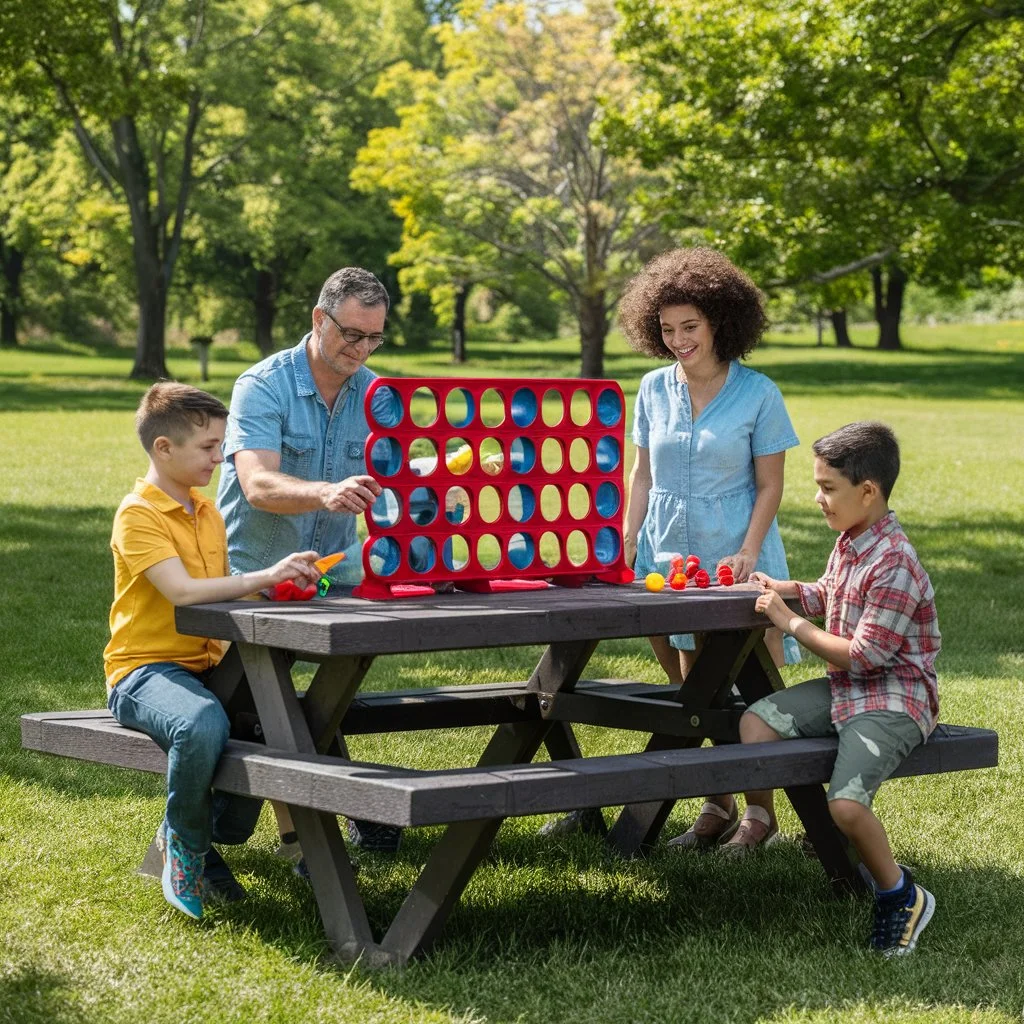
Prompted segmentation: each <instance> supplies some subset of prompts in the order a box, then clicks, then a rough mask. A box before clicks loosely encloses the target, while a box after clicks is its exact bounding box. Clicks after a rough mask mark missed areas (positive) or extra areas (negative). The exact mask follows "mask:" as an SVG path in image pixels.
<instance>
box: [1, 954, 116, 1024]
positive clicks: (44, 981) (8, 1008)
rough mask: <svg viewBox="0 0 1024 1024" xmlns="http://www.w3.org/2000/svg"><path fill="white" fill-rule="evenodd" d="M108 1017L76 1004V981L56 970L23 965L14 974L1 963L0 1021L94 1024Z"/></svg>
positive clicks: (7, 1023)
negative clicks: (74, 985) (4, 970)
mask: <svg viewBox="0 0 1024 1024" xmlns="http://www.w3.org/2000/svg"><path fill="white" fill-rule="evenodd" d="M103 1019H104V1017H103V1014H101V1013H98V1012H97V1013H88V1014H87V1013H86V1012H85V1011H84V1010H83V1009H81V1008H80V1007H78V1006H77V1005H76V993H75V991H74V989H73V986H72V982H71V981H70V980H69V979H68V978H65V977H64V976H63V975H61V974H58V973H57V972H56V971H51V970H46V969H43V968H38V967H20V968H18V969H17V970H16V971H14V972H12V973H10V974H4V973H3V966H2V965H0V1020H3V1021H4V1024H42V1022H44V1021H45V1022H46V1024H90V1022H99V1021H102V1020H103Z"/></svg>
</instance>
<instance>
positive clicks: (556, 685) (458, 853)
mask: <svg viewBox="0 0 1024 1024" xmlns="http://www.w3.org/2000/svg"><path fill="white" fill-rule="evenodd" d="M597 643H598V641H596V640H581V641H567V642H565V643H555V644H551V646H549V647H548V648H547V649H546V650H545V652H544V654H543V656H542V657H541V659H540V661H539V662H538V663H537V667H536V668H535V669H534V671H533V675H532V676H531V677H530V680H529V683H528V684H527V688H528V689H529V690H532V691H535V692H539V691H543V692H545V693H552V692H557V691H560V690H571V689H572V688H573V687H574V686H575V685H576V683H577V682H578V681H579V679H580V677H581V676H582V675H583V670H584V669H585V668H586V665H587V662H588V661H589V660H590V656H591V655H592V654H593V653H594V650H595V648H596V647H597ZM550 728H551V724H550V723H548V722H544V721H539V722H515V723H508V724H505V725H500V726H498V728H497V729H496V730H495V732H494V734H493V736H492V737H491V739H490V742H489V743H488V744H487V747H486V748H485V749H484V752H483V754H482V755H481V757H480V760H479V762H478V764H480V765H481V766H483V765H489V764H525V763H527V762H529V761H532V760H533V758H534V756H535V755H536V753H537V751H538V750H539V749H540V746H541V744H542V743H543V742H544V740H545V736H547V734H548V731H549V730H550ZM563 739H564V736H563ZM578 749H579V748H578V747H577V750H578ZM503 820H504V819H502V818H481V819H477V820H475V821H460V822H455V823H453V824H451V825H449V826H448V827H447V829H445V833H444V835H443V836H442V837H441V839H440V841H439V842H438V843H437V845H436V846H435V847H434V849H433V850H431V852H430V856H429V857H428V858H427V862H426V864H425V865H424V867H423V871H422V872H421V873H420V876H419V878H418V879H417V880H416V884H415V885H414V886H413V888H412V890H411V892H410V893H409V895H408V896H407V897H406V899H405V902H404V903H403V904H402V906H401V908H400V909H399V911H398V913H397V914H396V915H395V919H394V920H393V921H392V922H391V927H390V928H388V931H387V934H386V935H385V936H384V938H383V939H382V940H381V944H380V945H381V949H382V951H383V952H384V953H386V954H389V955H391V956H393V957H394V958H395V960H396V961H397V962H398V963H405V962H406V961H407V960H409V959H410V958H411V957H413V956H415V955H416V954H417V953H421V952H423V951H424V950H425V949H427V948H428V947H429V946H430V944H431V943H432V942H433V941H434V939H435V938H436V937H437V935H438V933H439V932H440V930H441V928H442V927H443V926H444V922H445V920H446V919H447V917H448V915H449V913H451V910H452V908H453V907H454V906H455V905H456V904H457V903H458V901H459V898H460V897H461V895H462V893H463V891H464V890H465V888H466V886H467V885H468V884H469V880H470V878H472V876H473V872H474V871H475V870H476V869H477V867H478V866H479V864H480V862H481V861H482V860H483V859H484V857H485V856H486V855H487V851H488V850H489V849H490V846H491V843H492V842H493V840H494V837H495V835H496V834H497V832H498V829H499V828H500V826H501V823H502V821H503Z"/></svg>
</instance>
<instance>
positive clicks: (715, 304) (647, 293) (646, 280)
mask: <svg viewBox="0 0 1024 1024" xmlns="http://www.w3.org/2000/svg"><path fill="white" fill-rule="evenodd" d="M686 305H692V306H696V307H697V309H699V310H700V312H701V313H702V314H703V315H704V316H705V317H706V318H707V320H708V323H710V324H711V328H712V330H713V331H714V334H715V340H714V347H715V355H716V356H717V357H718V358H719V359H720V360H721V361H722V362H728V361H729V360H730V359H739V358H741V357H742V356H745V355H747V354H748V353H749V352H751V351H753V349H754V347H755V346H756V345H757V343H758V342H759V341H760V340H761V336H762V335H763V334H764V332H765V329H766V328H767V326H768V318H767V317H766V316H765V311H764V299H763V297H762V295H761V293H760V291H758V289H757V286H756V285H755V284H754V282H753V281H751V280H750V278H749V277H747V275H746V274H744V273H743V271H742V270H739V269H738V268H737V267H735V266H734V265H733V264H732V263H731V262H730V261H729V260H728V259H727V258H726V257H725V256H723V255H722V254H721V253H720V252H716V251H715V250H714V249H702V248H696V249H670V250H669V251H668V252H663V253H662V254H661V255H660V256H655V257H654V259H653V260H651V261H650V262H649V263H648V264H647V266H645V267H644V269H643V270H641V271H640V273H639V274H637V275H636V277H634V278H633V280H632V281H630V282H629V285H628V286H627V287H626V292H625V294H624V295H623V296H622V301H621V302H620V304H619V320H620V321H621V323H622V329H623V330H624V331H625V332H626V337H627V339H628V340H629V343H630V345H632V346H633V348H635V349H636V350H637V352H642V353H643V354H644V355H648V356H654V357H655V358H660V359H673V358H675V357H674V356H673V355H672V353H671V352H670V351H669V349H668V348H666V347H665V343H664V342H663V341H662V338H661V311H662V310H663V309H664V308H665V307H666V306H686Z"/></svg>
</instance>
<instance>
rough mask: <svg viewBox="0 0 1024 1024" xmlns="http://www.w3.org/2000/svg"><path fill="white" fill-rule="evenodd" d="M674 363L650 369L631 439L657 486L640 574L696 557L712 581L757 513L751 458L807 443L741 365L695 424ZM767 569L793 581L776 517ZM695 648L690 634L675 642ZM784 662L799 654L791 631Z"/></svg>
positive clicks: (767, 541)
mask: <svg viewBox="0 0 1024 1024" xmlns="http://www.w3.org/2000/svg"><path fill="white" fill-rule="evenodd" d="M676 366H677V364H676V363H673V364H672V365H671V366H666V367H662V368H661V369H658V370H653V371H652V372H651V373H648V374H645V376H644V378H643V380H641V382H640V390H639V392H638V393H637V397H636V405H635V407H634V410H633V443H634V444H635V445H636V446H637V447H638V448H646V449H647V450H648V452H649V454H650V462H651V491H650V495H649V497H648V500H647V515H646V516H645V517H644V521H643V525H642V526H641V528H640V535H639V537H638V538H637V556H636V573H637V576H638V577H641V578H642V577H643V576H645V575H646V574H647V573H649V572H660V573H662V574H664V573H665V572H666V571H667V570H668V563H669V559H670V558H671V557H672V556H673V555H675V554H680V555H683V556H684V557H685V556H686V555H689V554H692V555H697V556H698V557H699V558H700V560H701V565H702V566H703V567H705V568H707V570H708V571H709V572H710V573H711V575H712V578H713V577H714V568H715V565H716V564H717V562H718V560H719V559H720V558H724V557H725V556H726V555H732V554H735V553H736V552H737V551H739V549H740V547H742V545H743V538H744V537H745V536H746V533H747V527H749V525H750V516H751V514H752V513H753V511H754V501H755V499H756V497H757V487H756V484H755V479H754V459H755V458H757V457H758V456H761V455H774V454H775V453H777V452H781V451H785V450H786V449H787V448H794V447H796V445H798V444H799V443H800V441H799V439H798V438H797V436H796V434H795V433H794V431H793V424H792V423H791V422H790V419H789V414H788V413H787V412H786V406H785V403H784V402H783V400H782V394H781V393H780V391H779V389H778V388H777V387H776V386H775V384H774V383H773V382H772V381H771V380H769V379H768V378H767V377H766V376H765V375H764V374H763V373H758V372H757V371H756V370H751V369H750V368H749V367H746V366H742V365H740V363H738V362H736V361H734V362H732V363H730V364H729V373H728V375H727V376H726V379H725V383H724V384H723V385H722V389H721V391H719V392H718V394H717V395H715V397H714V398H713V399H712V400H711V401H710V402H709V403H708V404H707V406H706V407H705V408H704V410H703V411H702V412H701V414H700V415H699V416H698V417H697V422H696V423H694V422H693V416H692V413H691V409H690V393H689V390H688V389H687V387H686V385H685V384H684V383H683V382H682V381H681V380H680V379H679V376H678V374H677V372H676ZM757 569H758V570H759V571H760V572H764V573H767V574H768V575H769V576H774V577H775V578H776V579H789V566H788V565H787V564H786V552H785V550H784V548H783V546H782V538H781V537H780V536H779V526H778V523H777V522H776V521H775V520H774V519H773V520H772V524H771V526H770V527H769V529H768V533H767V534H766V536H765V538H764V543H763V544H762V545H761V554H760V556H759V558H758V561H757ZM669 640H670V642H671V644H672V646H673V647H677V648H681V649H683V650H692V649H693V634H692V633H680V634H675V635H673V636H671V637H670V638H669ZM785 652H786V661H787V662H788V663H791V664H792V663H795V662H798V661H799V660H800V650H799V645H798V644H797V642H796V641H795V640H794V639H793V638H792V637H786V642H785Z"/></svg>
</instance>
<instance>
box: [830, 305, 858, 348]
mask: <svg viewBox="0 0 1024 1024" xmlns="http://www.w3.org/2000/svg"><path fill="white" fill-rule="evenodd" d="M828 315H829V318H830V319H831V320H832V330H833V331H834V332H835V336H836V346H837V347H838V348H853V342H852V341H851V340H850V331H849V328H848V327H847V324H846V310H845V309H832V310H829V314H828Z"/></svg>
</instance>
